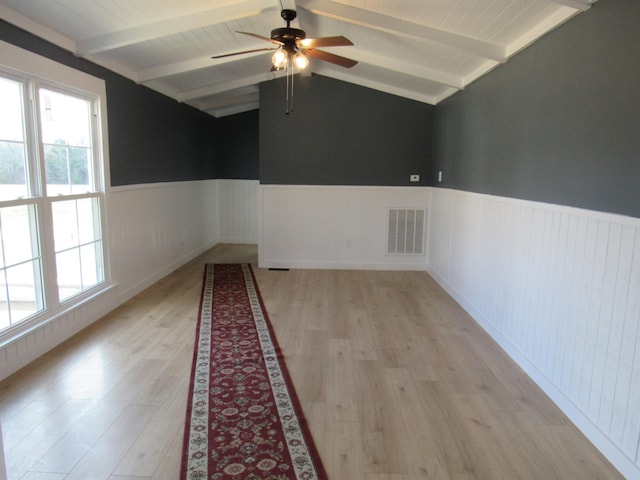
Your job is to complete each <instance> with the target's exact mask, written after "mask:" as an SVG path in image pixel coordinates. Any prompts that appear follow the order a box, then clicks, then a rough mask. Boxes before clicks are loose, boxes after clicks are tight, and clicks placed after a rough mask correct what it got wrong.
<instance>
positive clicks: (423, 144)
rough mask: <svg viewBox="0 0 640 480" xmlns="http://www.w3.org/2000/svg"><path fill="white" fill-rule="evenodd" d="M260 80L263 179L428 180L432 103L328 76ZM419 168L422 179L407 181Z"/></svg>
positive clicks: (373, 182)
mask: <svg viewBox="0 0 640 480" xmlns="http://www.w3.org/2000/svg"><path fill="white" fill-rule="evenodd" d="M294 82H295V83H294V110H293V112H292V113H291V114H289V115H286V114H285V110H286V109H285V92H286V84H285V79H278V80H274V81H270V82H265V83H262V84H261V85H260V182H261V183H266V184H298V185H426V184H427V181H428V179H427V177H428V175H427V173H428V171H429V169H430V164H431V161H432V160H431V155H432V118H433V107H431V106H429V105H426V104H423V103H419V102H415V101H412V100H407V99H405V98H400V97H396V96H393V95H389V94H386V93H382V92H378V91H375V90H371V89H368V88H364V87H359V86H356V85H352V84H348V83H344V82H341V81H338V80H333V79H331V78H327V77H321V76H316V75H313V76H311V77H306V78H304V77H300V76H298V75H296V76H295V79H294ZM410 174H420V175H421V177H422V181H421V182H420V183H413V184H411V183H409V175H410Z"/></svg>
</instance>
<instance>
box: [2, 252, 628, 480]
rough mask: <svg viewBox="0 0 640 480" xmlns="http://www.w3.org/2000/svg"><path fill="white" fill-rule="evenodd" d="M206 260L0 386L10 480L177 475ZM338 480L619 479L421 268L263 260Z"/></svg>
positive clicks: (278, 320) (295, 370)
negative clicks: (287, 265)
mask: <svg viewBox="0 0 640 480" xmlns="http://www.w3.org/2000/svg"><path fill="white" fill-rule="evenodd" d="M205 262H211V263H213V262H218V263H233V262H249V263H253V264H254V265H255V264H256V263H257V248H256V247H255V246H239V245H219V246H216V247H215V248H213V249H212V250H210V251H209V252H207V253H206V254H204V255H202V256H200V257H199V258H197V259H195V260H194V261H192V262H190V263H189V264H187V265H185V266H184V267H182V268H180V269H179V270H177V271H176V272H174V273H172V274H171V275H169V276H168V277H166V278H165V279H163V280H162V281H160V282H158V283H157V284H155V285H153V286H152V287H150V288H149V289H147V290H146V291H144V292H143V293H141V294H140V295H138V296H136V297H135V298H134V299H132V300H131V301H129V302H128V303H126V304H125V305H123V306H121V307H120V308H118V309H117V310H115V311H114V312H112V313H111V314H109V315H108V316H107V317H105V318H104V319H102V320H100V321H99V322H96V323H95V324H94V325H92V326H91V327H89V328H88V329H86V330H85V331H83V332H81V333H80V334H79V335H77V336H75V337H73V338H72V339H70V340H69V341H67V342H66V343H64V344H63V345H61V346H60V347H58V348H56V349H55V350H53V351H52V352H50V353H49V354H47V355H46V356H44V357H42V358H40V359H39V360H37V361H36V362H34V363H33V364H32V365H29V366H28V367H26V368H24V369H23V370H21V371H20V372H18V373H16V374H15V375H13V376H12V377H10V378H8V379H7V380H5V381H4V382H2V383H0V416H1V418H2V428H3V430H4V444H5V451H6V461H7V468H8V473H9V480H17V479H23V480H63V479H65V480H94V479H95V480H98V479H100V480H176V479H177V478H178V470H179V465H180V455H181V449H182V438H183V429H184V420H185V408H186V399H187V389H188V384H189V376H190V369H191V358H192V354H193V351H192V350H193V342H194V336H195V333H194V332H195V325H196V316H197V310H198V301H199V297H200V288H201V282H202V273H203V264H204V263H205ZM254 271H255V273H256V277H257V280H258V285H259V288H260V291H261V293H262V296H263V299H264V302H265V305H266V308H267V310H268V314H269V317H270V319H271V321H272V323H273V326H274V330H275V332H276V336H277V338H278V342H279V343H280V346H281V347H282V349H283V352H284V354H285V358H286V361H287V365H288V368H289V370H290V373H291V376H292V379H293V382H294V385H295V388H296V391H297V393H298V396H299V398H300V400H301V402H302V405H303V409H304V411H305V415H306V416H307V420H308V423H309V426H310V429H311V432H312V434H313V436H314V438H315V441H316V444H317V447H318V450H319V452H320V455H321V457H322V459H323V462H324V465H325V468H326V470H327V473H328V474H329V478H331V479H332V480H360V479H362V480H364V479H366V480H409V479H411V480H412V479H443V480H447V479H452V480H453V479H455V480H471V479H491V480H493V479H509V480H511V479H532V480H534V479H535V480H550V479H571V480H577V479H580V480H582V479H615V478H621V477H620V476H619V475H618V474H617V472H616V471H615V470H614V469H613V468H612V467H611V466H610V465H609V464H608V463H607V461H606V460H605V459H604V458H603V457H602V455H600V454H599V453H598V451H597V450H596V449H595V448H594V447H593V446H592V445H591V444H590V443H589V442H588V441H587V440H586V439H585V438H584V437H583V436H582V435H581V434H580V433H579V432H578V431H577V429H576V428H575V427H574V426H573V425H572V424H571V423H570V422H569V421H568V420H567V419H566V418H565V417H564V415H563V414H562V413H561V412H560V411H559V410H558V409H557V408H556V407H555V406H554V405H553V403H552V402H551V401H550V400H549V399H548V398H546V397H545V395H544V394H543V393H542V392H541V391H540V390H539V389H538V388H537V387H536V386H535V385H534V384H533V383H532V382H531V381H530V380H529V379H528V377H527V376H526V375H525V374H524V373H523V372H522V371H521V370H520V369H519V368H518V367H517V366H516V365H515V364H514V363H513V362H512V361H511V360H510V359H509V358H508V357H507V356H506V355H505V354H504V353H503V352H502V351H501V350H500V349H499V348H498V347H497V346H496V345H495V343H494V342H493V341H492V340H491V339H490V338H489V337H488V336H487V335H486V334H485V333H484V332H483V331H482V329H481V328H480V327H478V326H477V325H476V324H475V323H474V321H473V320H471V319H470V318H469V317H468V316H467V315H466V314H465V312H464V311H463V310H462V309H461V308H460V307H459V306H458V305H457V304H456V303H455V302H454V301H453V300H452V299H451V298H450V297H449V296H448V295H447V294H446V293H445V292H444V291H443V290H442V289H441V288H440V287H439V286H438V285H437V284H436V283H435V282H434V281H433V280H432V279H431V278H430V277H429V276H428V275H427V274H426V273H423V272H384V271H325V270H291V271H269V270H266V269H258V268H256V267H254Z"/></svg>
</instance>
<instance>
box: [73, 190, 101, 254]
mask: <svg viewBox="0 0 640 480" xmlns="http://www.w3.org/2000/svg"><path fill="white" fill-rule="evenodd" d="M77 206H78V237H79V239H80V243H81V244H82V243H89V242H93V241H95V240H100V239H101V235H100V215H99V210H98V199H97V198H83V199H82V200H78V202H77Z"/></svg>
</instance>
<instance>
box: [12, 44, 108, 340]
mask: <svg viewBox="0 0 640 480" xmlns="http://www.w3.org/2000/svg"><path fill="white" fill-rule="evenodd" d="M12 48H14V47H12ZM1 53H2V50H0V54H1ZM27 53H28V52H27ZM30 55H33V54H30ZM38 58H40V57H38ZM0 60H2V56H0ZM1 63H2V62H1V61H0V64H1ZM65 68H66V67H65ZM78 73H79V72H78ZM80 75H84V74H80ZM102 100H103V99H102V98H101V97H100V94H99V93H95V92H91V91H85V90H83V89H81V88H77V87H76V86H73V85H64V84H61V83H59V81H57V79H56V81H51V80H50V79H47V78H42V77H40V76H35V75H33V74H31V73H25V72H23V71H20V70H14V69H9V68H8V67H2V66H1V65H0V105H2V108H1V109H0V337H2V338H6V336H8V335H12V334H14V333H19V332H20V331H21V330H22V329H23V328H28V327H29V326H31V325H32V324H33V322H39V321H43V320H46V319H48V318H51V317H53V316H55V315H56V314H57V313H58V312H60V311H62V310H64V309H67V308H70V307H72V306H73V305H75V304H77V303H79V302H81V301H83V300H84V299H86V297H87V296H89V295H91V294H93V293H94V292H96V291H100V289H101V288H104V287H105V285H106V279H107V268H106V264H105V244H104V240H103V239H104V223H103V217H104V215H103V211H104V202H105V197H104V181H103V175H102V172H103V168H104V165H103V154H102V150H101V145H102V138H101V131H102V127H101V124H100V119H101V115H100V105H101V101H102Z"/></svg>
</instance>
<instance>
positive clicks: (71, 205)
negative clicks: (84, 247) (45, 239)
mask: <svg viewBox="0 0 640 480" xmlns="http://www.w3.org/2000/svg"><path fill="white" fill-rule="evenodd" d="M51 211H52V214H53V241H54V248H55V251H56V252H60V251H62V250H66V249H68V248H72V247H77V246H78V244H79V241H78V216H77V212H76V201H75V200H67V201H64V202H54V203H52V204H51Z"/></svg>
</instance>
